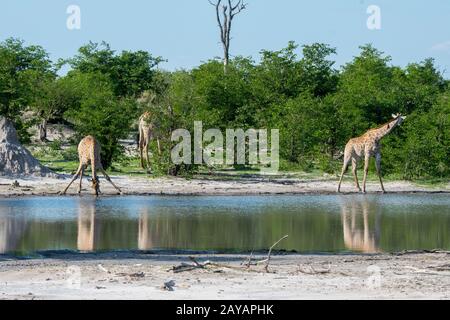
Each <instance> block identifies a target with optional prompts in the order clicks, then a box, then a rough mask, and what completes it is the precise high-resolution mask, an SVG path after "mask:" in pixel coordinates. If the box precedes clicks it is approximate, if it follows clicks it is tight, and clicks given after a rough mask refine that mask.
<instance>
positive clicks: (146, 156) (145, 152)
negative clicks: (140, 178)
mask: <svg viewBox="0 0 450 320" xmlns="http://www.w3.org/2000/svg"><path fill="white" fill-rule="evenodd" d="M148 146H149V141H146V142H145V144H144V159H145V165H146V167H147V171H148V172H151V170H152V169H151V167H150V160H149V158H148Z"/></svg>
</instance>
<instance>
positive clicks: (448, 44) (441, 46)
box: [431, 40, 450, 51]
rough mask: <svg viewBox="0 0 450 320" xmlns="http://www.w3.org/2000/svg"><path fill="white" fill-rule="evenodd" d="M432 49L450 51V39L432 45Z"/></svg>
mask: <svg viewBox="0 0 450 320" xmlns="http://www.w3.org/2000/svg"><path fill="white" fill-rule="evenodd" d="M431 51H450V40H449V41H445V42H441V43H438V44H435V45H434V46H432V47H431Z"/></svg>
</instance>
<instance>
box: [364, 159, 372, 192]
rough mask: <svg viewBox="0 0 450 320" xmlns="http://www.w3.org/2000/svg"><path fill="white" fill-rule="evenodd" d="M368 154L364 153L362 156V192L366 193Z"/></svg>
mask: <svg viewBox="0 0 450 320" xmlns="http://www.w3.org/2000/svg"><path fill="white" fill-rule="evenodd" d="M369 164H370V154H366V156H365V158H364V179H363V192H364V193H366V182H367V174H368V173H369Z"/></svg>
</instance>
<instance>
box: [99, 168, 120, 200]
mask: <svg viewBox="0 0 450 320" xmlns="http://www.w3.org/2000/svg"><path fill="white" fill-rule="evenodd" d="M99 170H100V171H101V172H102V173H103V175H104V176H105V178H106V180H108V182H109V183H111V185H112V186H113V187H114V188H115V189H116V190H117V191H119V192H120V194H122V190H120V188H119V187H118V186H116V185H115V184H114V182H112V180H111V178H110V177H109V176H108V174H107V173H106V171H105V170H104V169H103V168H99Z"/></svg>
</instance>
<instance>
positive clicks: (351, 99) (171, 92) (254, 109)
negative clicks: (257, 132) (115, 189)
mask: <svg viewBox="0 0 450 320" xmlns="http://www.w3.org/2000/svg"><path fill="white" fill-rule="evenodd" d="M300 53H301V54H300ZM335 54H336V49H334V48H331V47H330V46H328V45H325V44H312V45H307V46H303V47H302V48H298V46H297V45H296V44H294V43H289V44H288V46H287V47H286V48H284V49H281V50H279V51H267V50H263V51H261V54H260V57H259V59H258V61H255V60H253V59H252V58H249V57H235V58H234V59H232V60H231V61H229V64H228V66H227V68H226V70H225V71H224V66H223V63H222V61H219V60H214V59H213V60H210V61H208V62H205V63H203V64H201V65H200V66H198V67H195V68H193V69H192V70H179V71H174V72H166V71H161V70H160V69H158V68H157V67H158V65H159V64H160V63H161V62H162V61H163V60H162V59H161V58H160V57H153V56H152V55H151V54H149V53H148V52H144V51H137V52H129V51H124V52H121V53H117V52H115V51H113V50H112V49H111V48H110V47H109V46H108V45H107V44H105V43H102V44H94V43H89V44H88V45H86V46H83V47H82V48H80V49H79V52H78V54H77V55H76V56H75V57H73V58H71V59H68V60H65V61H63V60H61V61H58V62H56V63H52V62H51V61H50V60H49V56H48V53H47V52H46V51H45V50H44V49H43V48H42V47H39V46H26V45H25V44H24V43H23V42H22V41H19V40H16V39H8V40H6V41H4V42H2V43H1V44H0V114H2V115H4V116H6V117H8V118H10V119H11V120H13V121H14V123H15V125H16V127H17V129H18V131H19V133H20V135H21V139H22V141H23V142H27V141H29V135H28V134H27V132H28V131H27V129H28V128H29V127H30V126H32V125H35V124H39V125H40V127H41V129H42V130H43V133H42V134H41V138H42V139H45V125H46V123H47V122H59V123H65V124H67V125H70V126H72V127H73V128H74V129H75V131H76V132H77V135H78V136H79V137H81V136H84V135H87V134H93V135H95V136H96V137H97V138H98V139H99V140H100V142H101V144H102V146H103V154H102V156H103V161H104V164H105V165H106V166H110V165H111V163H112V161H113V160H115V159H118V158H120V156H121V152H122V150H121V145H120V144H119V139H122V138H126V137H128V136H129V135H130V132H131V130H132V128H133V125H135V122H136V119H137V118H138V117H139V115H140V114H141V113H142V112H143V111H144V110H150V111H152V112H153V114H155V125H156V127H157V128H158V134H159V135H160V137H161V140H162V146H163V147H164V148H163V153H162V155H161V156H159V155H156V156H155V157H156V158H155V160H156V163H155V165H156V167H157V168H158V170H159V171H160V172H173V170H170V169H173V168H171V166H172V165H171V164H170V161H169V155H170V147H171V142H170V132H171V131H172V130H174V129H176V128H186V129H188V130H192V129H193V124H194V121H203V123H204V125H203V126H204V128H211V127H214V128H220V129H225V128H243V129H247V128H268V129H271V128H278V129H280V134H281V137H280V152H281V154H280V157H281V159H282V167H283V168H284V169H292V168H296V169H301V170H305V171H308V170H313V169H320V170H322V171H324V172H328V173H335V172H337V171H338V170H339V166H340V164H339V161H340V157H341V156H342V152H343V148H344V146H345V143H346V142H347V140H348V139H349V138H351V137H354V136H358V135H360V134H362V133H364V132H365V131H366V130H367V129H369V128H371V127H374V126H377V125H379V124H382V123H384V122H386V121H387V120H388V119H389V118H390V115H391V114H392V113H402V114H405V115H407V116H408V118H407V120H406V121H405V123H404V124H403V126H402V127H400V128H398V129H396V130H395V131H394V132H393V133H392V134H391V135H390V136H389V137H387V138H386V139H385V140H384V141H383V168H384V171H385V173H388V174H391V175H395V176H397V177H399V178H404V179H417V178H447V177H448V176H449V174H450V161H449V159H450V100H449V99H450V88H449V83H448V81H447V80H446V79H444V78H443V75H442V74H441V72H440V71H439V70H438V69H437V67H436V66H435V64H434V61H433V60H432V59H427V60H425V61H423V62H419V63H411V64H409V65H408V66H406V67H404V68H400V67H398V66H393V65H392V64H391V59H390V57H389V56H387V55H385V54H384V53H383V52H380V51H378V50H377V49H375V48H374V47H373V46H371V45H365V46H362V47H361V51H360V53H359V55H358V56H356V57H354V59H353V60H352V61H350V62H348V63H347V64H346V65H344V66H343V67H342V68H339V69H338V68H336V67H335V66H334V62H333V56H334V55H335ZM63 64H68V65H69V66H70V71H69V72H68V73H67V74H66V75H64V76H58V72H57V71H58V68H60V67H61V66H62V65H63ZM28 111H33V114H34V115H35V116H34V117H33V119H32V120H24V119H25V118H24V117H23V114H24V113H25V112H28ZM184 169H187V170H190V169H191V168H184Z"/></svg>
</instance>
